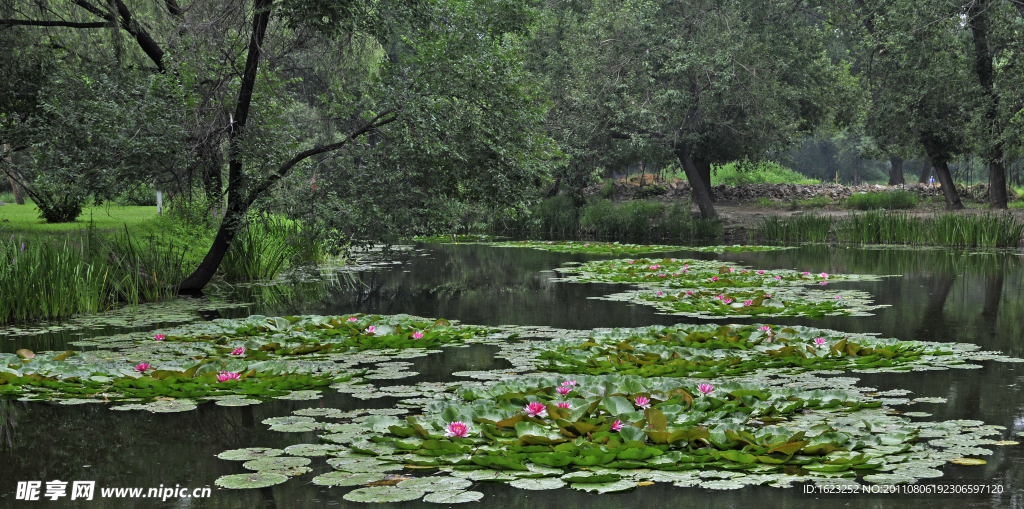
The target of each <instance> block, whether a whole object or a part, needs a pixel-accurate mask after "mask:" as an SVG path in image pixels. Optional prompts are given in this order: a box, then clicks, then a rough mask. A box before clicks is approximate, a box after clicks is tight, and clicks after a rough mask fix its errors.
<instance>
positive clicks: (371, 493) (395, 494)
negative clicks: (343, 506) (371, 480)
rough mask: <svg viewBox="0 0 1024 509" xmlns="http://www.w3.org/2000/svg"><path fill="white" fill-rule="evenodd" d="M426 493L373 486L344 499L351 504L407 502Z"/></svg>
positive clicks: (354, 491)
mask: <svg viewBox="0 0 1024 509" xmlns="http://www.w3.org/2000/svg"><path fill="white" fill-rule="evenodd" d="M424 493H425V492H423V491H417V490H407V489H403V488H396V487H394V486H371V487H369V488H358V489H355V490H352V491H350V492H348V493H346V494H345V496H344V497H343V498H344V499H345V500H348V501H350V502H407V501H409V500H416V499H417V498H420V497H422V496H423V495H424Z"/></svg>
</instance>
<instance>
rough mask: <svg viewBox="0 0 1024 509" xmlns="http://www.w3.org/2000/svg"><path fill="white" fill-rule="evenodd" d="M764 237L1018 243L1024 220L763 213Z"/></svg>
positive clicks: (867, 241)
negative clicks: (834, 216) (842, 216)
mask: <svg viewBox="0 0 1024 509" xmlns="http://www.w3.org/2000/svg"><path fill="white" fill-rule="evenodd" d="M757 232H758V234H759V235H760V236H761V238H762V239H763V240H767V241H781V242H824V241H828V240H836V241H838V242H849V243H857V244H904V245H936V246H969V247H1017V245H1018V244H1020V242H1021V236H1022V234H1024V222H1021V221H1020V220H1018V219H1016V218H1014V217H1013V216H1008V215H997V214H984V215H970V214H952V213H951V214H939V215H935V216H932V217H927V218H918V217H914V216H910V215H908V214H907V213H905V212H875V211H870V212H865V213H863V214H852V215H850V216H849V217H847V218H843V219H832V218H830V217H826V216H817V215H813V214H811V215H801V216H792V217H788V218H781V217H779V216H777V215H773V216H768V217H764V218H762V219H761V220H760V221H759V222H758V224H757Z"/></svg>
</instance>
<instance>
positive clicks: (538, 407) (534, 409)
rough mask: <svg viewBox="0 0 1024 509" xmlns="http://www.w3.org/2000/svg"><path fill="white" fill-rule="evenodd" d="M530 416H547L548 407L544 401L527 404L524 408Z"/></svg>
mask: <svg viewBox="0 0 1024 509" xmlns="http://www.w3.org/2000/svg"><path fill="white" fill-rule="evenodd" d="M523 410H524V411H525V412H526V414H527V415H529V416H530V417H545V416H547V415H548V409H547V408H546V407H545V406H544V403H538V402H536V401H534V402H532V403H530V404H528V405H526V408H524V409H523Z"/></svg>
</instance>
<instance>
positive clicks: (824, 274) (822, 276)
mask: <svg viewBox="0 0 1024 509" xmlns="http://www.w3.org/2000/svg"><path fill="white" fill-rule="evenodd" d="M818 277H821V278H824V279H828V272H822V273H821V274H818Z"/></svg>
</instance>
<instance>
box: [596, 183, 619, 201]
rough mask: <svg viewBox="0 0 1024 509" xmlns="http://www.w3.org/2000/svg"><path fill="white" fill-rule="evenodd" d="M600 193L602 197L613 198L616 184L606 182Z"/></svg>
mask: <svg viewBox="0 0 1024 509" xmlns="http://www.w3.org/2000/svg"><path fill="white" fill-rule="evenodd" d="M599 194H600V195H601V198H604V199H606V200H608V199H611V198H612V197H614V196H615V184H612V183H611V182H606V183H605V184H604V187H602V188H601V192H600V193H599Z"/></svg>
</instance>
